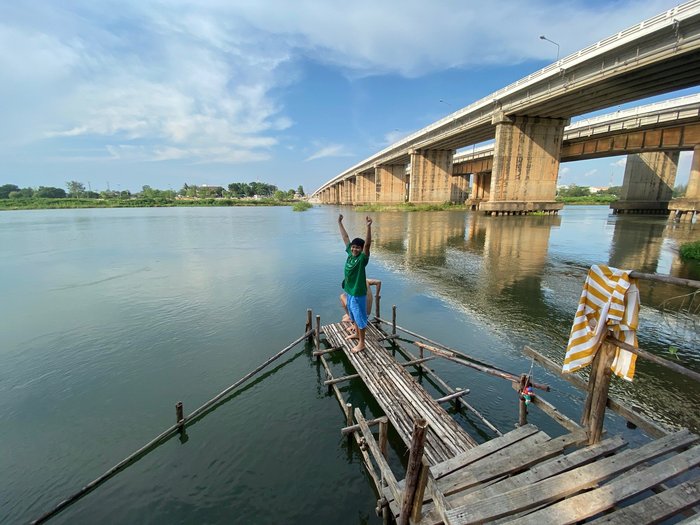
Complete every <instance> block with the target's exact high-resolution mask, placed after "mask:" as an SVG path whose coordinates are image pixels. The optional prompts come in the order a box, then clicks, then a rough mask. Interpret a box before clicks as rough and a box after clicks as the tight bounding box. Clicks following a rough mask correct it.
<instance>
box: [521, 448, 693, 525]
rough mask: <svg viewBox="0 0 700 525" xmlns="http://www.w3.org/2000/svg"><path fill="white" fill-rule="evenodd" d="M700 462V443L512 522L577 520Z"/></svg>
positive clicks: (530, 524)
mask: <svg viewBox="0 0 700 525" xmlns="http://www.w3.org/2000/svg"><path fill="white" fill-rule="evenodd" d="M699 464H700V447H693V448H691V449H690V450H687V451H685V452H681V453H680V454H677V455H675V456H674V457H672V458H669V459H667V460H665V461H661V462H659V463H657V464H655V465H653V466H650V467H648V468H645V469H642V470H640V471H636V472H630V473H626V474H622V475H621V476H619V477H618V478H616V479H615V480H613V481H611V482H609V483H607V484H606V485H604V486H602V487H600V488H597V489H595V490H592V491H588V492H586V493H585V494H579V495H577V496H573V497H570V498H567V499H565V500H563V501H560V502H559V503H555V504H554V505H550V506H549V507H546V508H544V509H541V510H538V511H536V512H533V513H531V514H528V515H527V516H523V517H521V518H519V519H517V520H514V521H511V522H510V523H513V524H518V525H540V524H542V523H554V522H555V521H556V523H561V524H566V523H576V522H578V521H580V520H583V519H586V518H589V517H591V516H594V515H596V514H598V513H599V512H603V511H605V510H608V509H610V508H612V507H614V506H615V505H616V504H617V503H619V502H621V501H623V500H625V499H627V498H630V497H632V496H635V495H637V494H639V493H640V492H643V491H645V490H647V489H650V488H651V487H653V486H655V485H658V484H659V483H663V482H664V481H667V480H669V479H671V478H673V477H675V476H677V475H679V474H682V473H683V472H686V471H687V470H689V469H691V468H693V467H695V466H697V465H699Z"/></svg>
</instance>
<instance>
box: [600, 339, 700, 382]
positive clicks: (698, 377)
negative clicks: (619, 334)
mask: <svg viewBox="0 0 700 525" xmlns="http://www.w3.org/2000/svg"><path fill="white" fill-rule="evenodd" d="M605 341H607V342H609V343H611V344H613V345H615V346H619V347H620V348H622V349H624V350H627V351H628V352H632V353H633V354H636V355H638V356H639V357H641V358H643V359H646V360H647V361H651V362H652V363H656V364H657V365H660V366H663V367H664V368H668V369H669V370H673V371H674V372H676V373H677V374H681V375H682V376H685V377H688V378H690V379H692V380H693V381H697V382H700V373H698V372H696V371H694V370H690V369H688V368H686V367H684V366H681V365H679V364H678V363H674V362H673V361H669V360H668V359H664V358H663V357H659V356H657V355H654V354H652V353H651V352H647V351H646V350H642V349H641V348H636V347H634V346H632V345H630V344H628V343H625V342H624V341H620V340H619V339H615V338H614V337H612V336H607V337H606V338H605Z"/></svg>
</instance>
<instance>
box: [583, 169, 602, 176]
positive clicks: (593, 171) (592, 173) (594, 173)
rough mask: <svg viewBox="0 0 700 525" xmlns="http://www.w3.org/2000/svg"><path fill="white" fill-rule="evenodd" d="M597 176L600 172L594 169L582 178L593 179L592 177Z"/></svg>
mask: <svg viewBox="0 0 700 525" xmlns="http://www.w3.org/2000/svg"><path fill="white" fill-rule="evenodd" d="M597 174H598V170H597V169H592V170H588V171H586V172H585V173H584V174H583V175H582V176H583V177H592V176H594V175H597Z"/></svg>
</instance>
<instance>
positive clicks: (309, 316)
mask: <svg viewBox="0 0 700 525" xmlns="http://www.w3.org/2000/svg"><path fill="white" fill-rule="evenodd" d="M312 316H313V312H312V311H311V308H308V309H307V310H306V328H304V333H306V332H308V331H309V330H311V327H312V326H313V325H312V324H311V319H312ZM311 337H312V335H311V334H309V341H311Z"/></svg>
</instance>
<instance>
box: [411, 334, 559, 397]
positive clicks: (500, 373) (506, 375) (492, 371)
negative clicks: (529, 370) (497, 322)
mask: <svg viewBox="0 0 700 525" xmlns="http://www.w3.org/2000/svg"><path fill="white" fill-rule="evenodd" d="M413 344H414V345H416V346H417V347H418V348H424V349H425V350H428V351H429V352H432V353H434V354H437V355H439V356H440V357H444V358H445V359H447V360H448V361H452V362H453V363H458V364H460V365H464V366H467V367H469V368H473V369H474V370H478V371H479V372H483V373H485V374H489V375H492V376H495V377H500V378H501V379H506V380H508V381H511V382H513V381H514V382H516V383H517V382H518V381H520V378H519V377H518V376H516V375H515V374H511V373H510V372H506V371H504V370H500V369H498V368H493V367H489V366H486V365H483V364H479V363H474V362H472V361H469V360H466V359H464V358H461V357H458V356H455V355H453V354H454V352H453V351H446V350H442V349H440V348H436V347H434V346H431V345H426V344H424V343H420V342H418V341H413ZM530 386H532V387H533V388H538V389H540V390H546V391H549V389H550V388H549V385H543V384H540V383H530Z"/></svg>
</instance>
